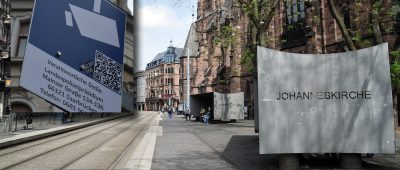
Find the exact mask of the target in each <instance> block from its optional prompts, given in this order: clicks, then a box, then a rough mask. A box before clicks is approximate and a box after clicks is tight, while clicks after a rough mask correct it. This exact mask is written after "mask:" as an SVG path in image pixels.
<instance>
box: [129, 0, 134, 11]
mask: <svg viewBox="0 0 400 170" xmlns="http://www.w3.org/2000/svg"><path fill="white" fill-rule="evenodd" d="M128 8H129V9H130V10H131V12H132V13H133V0H128Z"/></svg>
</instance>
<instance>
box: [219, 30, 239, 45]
mask: <svg viewBox="0 0 400 170" xmlns="http://www.w3.org/2000/svg"><path fill="white" fill-rule="evenodd" d="M237 34H238V31H237V30H236V29H235V28H234V27H233V26H232V24H229V25H226V26H222V27H221V47H222V48H223V49H224V50H227V49H228V48H229V46H231V45H232V43H233V42H235V41H236V39H237V38H236V35H237Z"/></svg>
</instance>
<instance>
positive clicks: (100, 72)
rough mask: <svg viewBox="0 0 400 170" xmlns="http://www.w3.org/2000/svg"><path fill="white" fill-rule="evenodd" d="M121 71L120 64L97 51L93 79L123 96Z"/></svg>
mask: <svg viewBox="0 0 400 170" xmlns="http://www.w3.org/2000/svg"><path fill="white" fill-rule="evenodd" d="M121 71H122V69H121V65H120V64H119V63H117V62H116V61H114V60H113V59H111V58H110V57H108V56H106V55H105V54H103V53H101V52H99V51H96V58H95V64H94V74H93V77H94V78H95V79H96V80H97V81H99V82H100V83H101V84H103V85H105V86H107V87H108V88H110V89H111V90H113V91H115V92H117V93H118V94H121V82H122V74H121Z"/></svg>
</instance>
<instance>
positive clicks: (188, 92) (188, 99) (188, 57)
mask: <svg viewBox="0 0 400 170" xmlns="http://www.w3.org/2000/svg"><path fill="white" fill-rule="evenodd" d="M189 5H190V1H189ZM193 8H194V6H192V20H193V17H194V13H193ZM190 27H191V26H190ZM191 37H192V31H191V30H190V28H189V36H188V41H187V42H188V48H187V59H186V107H187V109H189V110H190V64H189V62H190V38H191Z"/></svg>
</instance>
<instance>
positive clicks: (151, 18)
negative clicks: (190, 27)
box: [139, 4, 184, 29]
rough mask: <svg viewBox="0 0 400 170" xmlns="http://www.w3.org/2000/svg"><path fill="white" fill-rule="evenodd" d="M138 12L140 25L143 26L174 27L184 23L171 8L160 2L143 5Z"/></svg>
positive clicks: (179, 26) (181, 25)
mask: <svg viewBox="0 0 400 170" xmlns="http://www.w3.org/2000/svg"><path fill="white" fill-rule="evenodd" d="M139 13H140V14H139V16H140V24H141V26H140V27H143V28H159V29H176V28H181V27H183V25H184V21H183V20H180V19H179V17H178V16H177V14H176V13H175V12H174V11H173V10H172V9H171V8H168V7H167V6H163V5H160V4H154V5H146V6H143V7H142V8H140V9H139Z"/></svg>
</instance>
